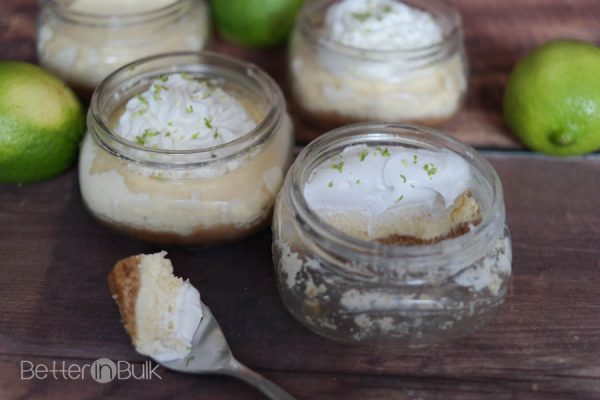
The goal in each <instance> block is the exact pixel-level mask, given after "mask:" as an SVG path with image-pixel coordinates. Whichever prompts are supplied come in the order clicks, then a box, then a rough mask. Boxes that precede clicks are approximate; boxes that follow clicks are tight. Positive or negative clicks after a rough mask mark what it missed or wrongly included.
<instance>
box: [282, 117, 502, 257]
mask: <svg viewBox="0 0 600 400" xmlns="http://www.w3.org/2000/svg"><path fill="white" fill-rule="evenodd" d="M403 133H404V135H403ZM408 134H411V135H413V136H414V137H412V138H411V137H410V136H409V135H408ZM370 136H372V138H373V140H371V141H372V142H373V143H376V142H377V140H380V141H381V139H383V138H386V137H387V138H388V139H396V140H397V141H398V143H399V145H402V144H403V143H402V142H399V140H400V139H410V140H409V141H408V142H405V143H404V144H409V143H410V144H413V145H418V144H421V145H432V147H435V146H437V147H438V148H444V149H447V150H449V151H451V152H453V153H454V154H457V155H458V156H460V157H461V158H463V159H465V161H467V162H468V163H469V164H470V166H471V167H474V168H476V169H477V170H478V171H479V172H482V173H484V174H485V175H487V177H486V180H488V181H489V183H490V185H489V186H490V188H491V202H490V205H489V207H488V209H487V210H486V212H484V213H483V217H482V220H481V222H480V223H479V224H478V225H476V226H474V227H473V228H471V229H470V230H469V231H468V232H466V233H465V234H463V235H460V236H458V237H454V238H448V239H444V240H441V241H439V242H436V243H431V244H423V245H413V246H403V245H391V244H384V243H379V242H372V241H367V240H362V239H359V238H357V237H354V236H352V235H349V234H347V233H345V232H342V231H341V230H339V229H337V228H335V227H334V226H332V225H330V224H328V223H326V222H325V221H324V220H323V219H322V218H320V217H319V216H318V215H317V213H316V212H315V211H314V210H312V209H311V208H310V206H309V205H308V203H307V201H306V199H305V198H304V195H303V190H302V189H303V186H304V182H305V180H306V178H307V177H308V176H309V175H310V171H312V168H311V167H315V166H317V165H319V164H320V163H321V162H323V160H324V159H325V158H326V156H327V155H328V154H329V153H331V151H333V150H331V151H329V152H328V153H323V152H322V150H323V149H324V148H335V149H336V150H338V147H335V146H339V147H342V146H344V147H345V146H347V145H349V142H351V141H352V140H355V139H357V138H359V139H366V138H368V137H370ZM433 141H435V143H434V142H433ZM361 143H362V144H364V143H365V141H362V142H361V141H359V140H355V142H352V143H351V144H361ZM439 144H441V146H439ZM457 150H458V151H460V153H459V152H457ZM461 153H462V154H461ZM290 174H291V185H290V186H291V190H290V192H289V195H290V200H291V204H292V208H293V211H294V214H295V215H296V216H297V218H298V219H299V221H300V224H301V225H302V226H303V228H304V229H305V230H306V231H308V232H309V233H310V234H311V235H313V236H314V237H316V238H318V240H316V241H315V242H316V243H318V246H320V247H323V248H327V249H331V250H333V251H334V252H336V253H337V254H344V255H345V256H346V257H348V254H349V253H352V254H354V255H356V258H358V259H361V258H365V257H366V258H369V257H373V256H378V257H383V258H391V259H396V258H409V259H418V258H427V259H428V260H429V261H431V260H433V259H435V258H440V259H443V258H445V257H447V254H448V252H449V251H461V252H464V254H463V255H464V256H465V257H467V258H474V259H476V258H477V257H478V256H481V254H482V252H483V254H485V251H484V250H486V249H487V246H488V245H489V242H492V241H495V240H496V239H497V238H498V237H499V235H500V233H501V231H502V229H504V221H505V210H504V199H503V189H502V183H501V181H500V178H499V176H498V174H497V173H496V171H495V169H494V168H493V167H492V165H491V164H490V163H489V161H487V160H486V159H485V158H484V157H483V156H482V155H481V154H480V153H479V152H477V150H475V149H474V148H473V147H471V146H469V145H467V144H465V143H463V142H461V141H459V140H457V139H455V138H452V137H450V136H448V135H446V134H445V133H442V132H441V131H438V130H435V129H431V128H426V127H422V126H419V125H412V124H397V123H387V122H362V123H356V124H352V125H347V126H343V127H340V128H337V129H334V130H332V131H329V132H327V133H325V134H323V135H321V136H320V137H318V138H317V139H315V140H314V141H312V142H311V143H309V144H308V145H307V146H306V147H304V148H303V149H302V151H301V152H300V154H299V155H298V157H297V158H296V160H295V162H294V164H293V165H292V167H291V168H290ZM482 236H483V237H486V238H487V240H485V241H481V240H475V239H476V238H477V237H482Z"/></svg>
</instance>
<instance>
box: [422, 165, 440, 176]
mask: <svg viewBox="0 0 600 400" xmlns="http://www.w3.org/2000/svg"><path fill="white" fill-rule="evenodd" d="M423 169H424V170H425V172H427V175H429V179H433V178H432V176H433V175H435V173H436V172H437V167H436V166H435V165H433V163H427V164H425V165H423Z"/></svg>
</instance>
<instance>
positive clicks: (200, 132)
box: [115, 74, 256, 150]
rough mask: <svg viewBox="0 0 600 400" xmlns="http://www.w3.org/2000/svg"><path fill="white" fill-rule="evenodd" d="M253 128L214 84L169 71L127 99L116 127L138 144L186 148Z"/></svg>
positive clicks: (241, 109) (232, 100)
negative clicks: (141, 91) (169, 73)
mask: <svg viewBox="0 0 600 400" xmlns="http://www.w3.org/2000/svg"><path fill="white" fill-rule="evenodd" d="M255 127H256V123H255V122H254V120H253V119H252V117H251V116H250V114H249V113H248V111H247V110H246V109H245V108H244V106H243V105H242V104H241V103H240V102H239V101H238V100H237V99H236V98H235V97H233V96H232V95H230V94H228V93H227V92H225V91H224V90H223V89H221V88H220V87H219V85H218V84H217V83H215V82H211V81H199V80H196V79H194V78H192V77H191V76H189V75H187V74H171V75H165V76H162V77H160V78H158V79H156V80H155V81H154V82H152V84H151V85H150V87H149V88H148V89H147V90H146V91H144V92H143V93H140V94H138V95H137V96H134V97H132V98H131V99H130V100H129V101H128V102H127V105H126V106H125V112H124V113H123V115H122V116H121V117H120V118H119V123H118V125H117V127H116V128H115V130H116V132H117V133H118V134H119V135H121V136H123V137H124V138H126V139H128V140H130V141H132V142H135V143H137V144H139V145H142V146H146V147H153V148H159V149H168V150H190V149H202V148H208V147H213V146H218V145H221V144H224V143H228V142H231V141H233V140H236V139H238V138H240V137H242V136H244V135H245V134H247V133H248V132H250V131H251V130H253V129H254V128H255Z"/></svg>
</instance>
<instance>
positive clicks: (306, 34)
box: [288, 0, 468, 129]
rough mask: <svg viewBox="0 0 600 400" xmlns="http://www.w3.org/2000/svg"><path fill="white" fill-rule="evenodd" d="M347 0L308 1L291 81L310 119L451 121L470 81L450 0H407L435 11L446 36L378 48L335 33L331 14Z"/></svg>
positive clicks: (294, 43)
mask: <svg viewBox="0 0 600 400" xmlns="http://www.w3.org/2000/svg"><path fill="white" fill-rule="evenodd" d="M343 1H344V0H315V1H312V2H306V3H305V6H304V7H303V9H302V11H301V12H300V14H299V16H298V19H297V23H296V27H295V30H294V32H293V33H292V36H291V40H290V44H289V57H288V58H289V60H288V64H289V65H288V69H289V76H290V79H289V80H290V83H291V90H292V93H293V97H294V103H295V106H296V108H297V109H298V110H299V113H300V114H301V115H302V116H303V117H304V119H305V120H306V121H307V122H308V123H310V124H312V125H316V126H317V127H320V128H329V129H333V128H335V127H339V126H341V125H344V124H349V123H353V122H359V121H369V120H379V121H390V122H412V123H419V124H424V125H428V126H437V125H440V124H443V123H444V122H446V121H448V120H449V119H451V118H452V117H453V116H454V115H455V114H456V113H457V112H458V111H459V110H460V108H461V106H462V104H463V100H464V97H465V93H466V92H467V83H468V68H467V59H466V54H465V50H464V43H463V41H464V40H463V33H462V27H461V19H460V15H459V14H458V12H457V11H456V9H455V8H454V7H453V6H452V5H451V4H450V3H449V2H447V1H446V0H403V1H402V3H404V4H406V5H408V6H410V7H413V8H414V9H416V10H420V11H423V12H425V13H427V14H429V15H431V16H432V18H433V20H434V21H435V23H436V24H437V25H438V26H439V29H440V30H441V39H440V40H439V42H436V43H434V44H432V45H428V46H425V47H411V48H407V49H403V50H375V49H371V48H359V47H355V46H350V45H347V44H343V43H340V41H339V40H336V39H334V38H332V37H331V35H330V34H329V29H328V28H327V26H326V21H325V20H326V15H327V12H328V10H329V9H330V8H331V7H333V6H335V5H337V4H339V3H341V2H343Z"/></svg>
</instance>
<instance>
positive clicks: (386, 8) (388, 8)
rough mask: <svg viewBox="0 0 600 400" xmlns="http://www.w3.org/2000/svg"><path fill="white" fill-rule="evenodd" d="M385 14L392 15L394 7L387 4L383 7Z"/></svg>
mask: <svg viewBox="0 0 600 400" xmlns="http://www.w3.org/2000/svg"><path fill="white" fill-rule="evenodd" d="M383 12H384V13H385V14H387V13H391V12H392V6H390V5H389V4H386V5H385V6H383Z"/></svg>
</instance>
